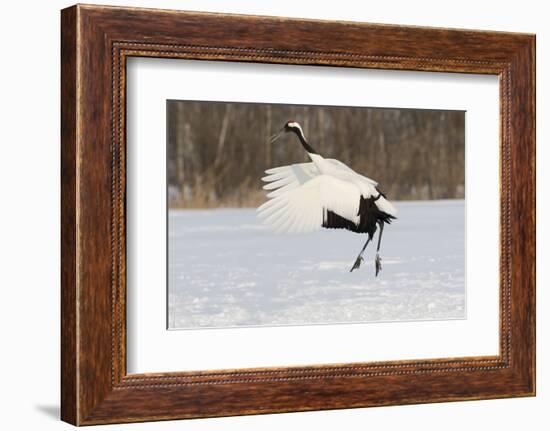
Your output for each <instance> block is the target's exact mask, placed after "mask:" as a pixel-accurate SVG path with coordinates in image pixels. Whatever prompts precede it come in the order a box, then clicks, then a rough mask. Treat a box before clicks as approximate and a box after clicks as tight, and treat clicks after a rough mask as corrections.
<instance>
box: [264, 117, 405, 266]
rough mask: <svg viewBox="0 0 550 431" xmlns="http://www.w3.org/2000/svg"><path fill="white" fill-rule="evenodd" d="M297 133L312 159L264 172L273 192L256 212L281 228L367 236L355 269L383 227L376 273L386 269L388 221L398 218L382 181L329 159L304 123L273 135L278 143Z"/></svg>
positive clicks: (380, 235) (292, 125) (377, 254)
mask: <svg viewBox="0 0 550 431" xmlns="http://www.w3.org/2000/svg"><path fill="white" fill-rule="evenodd" d="M289 132H292V133H294V134H295V135H296V136H297V137H298V139H299V140H300V142H301V144H302V146H303V147H304V149H305V150H306V152H307V154H308V156H309V158H310V159H311V162H309V163H297V164H293V165H289V166H281V167H278V168H272V169H268V170H267V171H265V173H266V174H267V176H266V177H264V178H262V180H263V181H265V182H266V183H267V184H266V185H265V186H264V187H263V188H264V189H265V190H269V191H270V192H269V193H268V195H267V197H268V198H269V199H268V201H267V202H265V203H264V204H263V205H261V206H260V207H259V208H258V209H257V211H258V215H259V217H260V218H262V219H263V220H264V222H265V223H267V224H269V225H271V226H273V227H274V228H275V230H276V231H277V232H285V233H306V232H312V231H314V230H317V229H321V228H327V229H347V230H350V231H352V232H355V233H366V234H367V235H368V238H367V241H366V242H365V245H364V246H363V248H362V249H361V251H360V252H359V255H358V256H357V259H356V260H355V263H354V264H353V266H352V267H351V269H350V272H351V271H353V270H354V269H357V268H359V266H360V265H361V262H362V261H363V253H364V251H365V248H367V244H368V243H369V242H370V241H371V240H372V237H373V235H374V233H375V232H376V228H377V226H378V227H379V228H380V231H379V236H378V246H377V248H376V258H375V271H376V276H378V273H379V272H380V270H381V269H382V260H381V258H380V255H379V251H380V241H381V239H382V231H383V230H384V224H386V223H387V224H390V223H391V221H392V220H393V219H395V218H396V215H397V210H396V209H395V207H394V206H393V205H392V204H391V202H389V201H388V200H387V198H386V195H385V194H384V193H382V192H381V191H380V189H379V188H378V183H377V182H376V181H374V180H371V179H370V178H367V177H365V176H363V175H360V174H358V173H357V172H355V171H354V170H352V169H351V168H349V167H348V166H346V165H345V164H344V163H342V162H340V161H338V160H335V159H325V158H323V157H322V156H321V155H319V153H317V151H315V150H314V149H313V147H312V146H311V145H310V144H309V143H308V142H307V139H306V137H305V135H304V132H303V130H302V127H301V126H300V124H298V123H297V122H296V121H293V120H291V121H287V122H286V124H285V125H284V127H283V128H282V129H281V130H280V131H279V132H278V133H276V134H275V135H273V136H272V137H271V140H270V142H271V143H273V142H275V140H277V139H278V138H279V137H280V136H281V135H282V134H284V133H289Z"/></svg>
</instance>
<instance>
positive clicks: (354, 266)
mask: <svg viewBox="0 0 550 431" xmlns="http://www.w3.org/2000/svg"><path fill="white" fill-rule="evenodd" d="M369 241H370V236H369V237H368V239H367V242H366V243H365V245H364V246H363V248H362V249H361V251H360V252H359V256H357V259H355V263H354V264H353V266H352V267H351V269H350V270H349V272H352V271H353V270H354V269H357V268H359V267H360V266H361V262H363V252H364V251H365V249H366V248H367V244H368V243H369Z"/></svg>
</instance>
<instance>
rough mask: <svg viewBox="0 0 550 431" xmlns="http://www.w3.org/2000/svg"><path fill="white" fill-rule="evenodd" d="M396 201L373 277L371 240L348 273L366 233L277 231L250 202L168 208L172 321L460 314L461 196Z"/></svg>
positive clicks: (202, 323)
mask: <svg viewBox="0 0 550 431" xmlns="http://www.w3.org/2000/svg"><path fill="white" fill-rule="evenodd" d="M396 206H397V208H398V211H399V214H398V217H399V218H398V220H395V221H394V223H393V224H391V225H390V226H387V227H386V229H384V235H383V237H382V247H381V250H380V252H381V253H380V255H381V257H382V271H381V273H380V274H379V276H378V277H377V278H375V276H374V255H375V248H374V245H375V244H373V243H371V244H369V246H368V247H367V251H366V253H365V256H364V257H365V261H364V262H363V264H362V265H361V268H359V269H358V270H356V271H354V272H352V273H350V272H349V269H350V268H351V266H352V265H353V262H354V261H355V258H356V256H357V254H358V252H359V250H360V249H361V247H362V245H363V243H364V241H365V240H366V236H365V235H358V234H355V233H352V232H348V231H342V230H328V229H322V230H320V231H318V232H315V233H313V234H307V235H279V234H275V233H274V232H272V231H271V230H270V228H268V227H266V226H264V225H262V224H261V221H260V220H259V219H258V218H257V217H256V213H255V210H254V209H217V210H170V212H169V247H168V249H169V264H168V268H169V269H168V272H169V274H168V280H169V309H168V312H169V319H168V321H169V327H170V328H172V329H176V328H198V327H229V326H256V325H301V324H320V323H351V322H369V321H394V320H426V319H460V318H464V314H465V300H466V290H465V282H464V280H465V264H464V262H465V255H464V247H465V230H464V219H465V217H464V216H465V212H464V211H465V207H464V201H463V200H454V201H451V200H447V201H423V202H397V203H396ZM375 239H377V235H376V237H375Z"/></svg>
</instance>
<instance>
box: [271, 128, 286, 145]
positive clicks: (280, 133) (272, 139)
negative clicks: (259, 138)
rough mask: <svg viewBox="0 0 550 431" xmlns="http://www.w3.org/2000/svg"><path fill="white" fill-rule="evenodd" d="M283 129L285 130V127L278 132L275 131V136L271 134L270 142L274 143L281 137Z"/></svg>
mask: <svg viewBox="0 0 550 431" xmlns="http://www.w3.org/2000/svg"><path fill="white" fill-rule="evenodd" d="M283 131H284V127H283V128H282V129H281V130H279V131H278V132H277V133H275V134H274V135H273V136H271V138H269V143H270V144H272V143H273V142H275V141H276V140H277V139H279V138H280V137H281V135H282V134H283Z"/></svg>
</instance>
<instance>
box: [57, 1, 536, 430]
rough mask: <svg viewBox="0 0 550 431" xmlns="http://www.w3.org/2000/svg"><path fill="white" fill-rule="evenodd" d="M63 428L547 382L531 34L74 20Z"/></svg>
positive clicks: (66, 177)
mask: <svg viewBox="0 0 550 431" xmlns="http://www.w3.org/2000/svg"><path fill="white" fill-rule="evenodd" d="M61 18H62V20H61V21H62V26H61V49H62V64H61V71H62V94H61V101H62V103H61V107H62V112H61V117H62V151H61V164H62V183H61V189H62V190H61V191H62V196H61V203H62V238H61V240H62V286H61V292H62V327H61V330H62V345H61V351H62V364H61V366H62V373H61V374H62V382H61V397H62V399H61V415H62V419H63V420H65V421H67V422H69V423H72V424H75V425H91V424H105V423H119V422H138V421H152V420H166V419H180V418H199V417H213V416H229V415H242V414H259V413H274V412H289V411H307V410H322V409H340V408H353V407H370V406H382V405H397V404H414V403H430V402H442V401H455V400H475V399H490V398H503V397H518V396H533V395H534V394H535V133H534V131H535V108H534V100H535V78H534V73H535V72H534V71H535V36H534V35H529V34H514V33H504V32H502V33H501V32H487V31H472V30H451V29H439V28H423V27H403V26H391V25H379V24H366V23H353V22H332V21H315V20H297V19H287V18H277V17H255V16H240V15H220V14H212V13H196V12H192V13H191V12H180V11H168V10H150V9H134V8H119V7H104V6H93V5H77V6H73V7H70V8H68V9H64V10H63V11H62V14H61Z"/></svg>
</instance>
